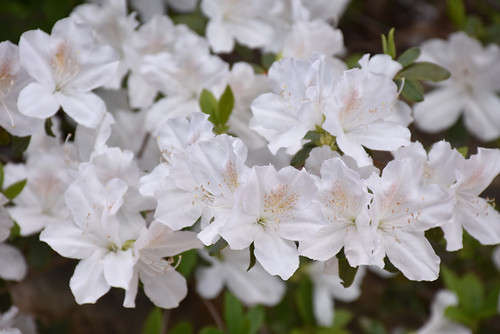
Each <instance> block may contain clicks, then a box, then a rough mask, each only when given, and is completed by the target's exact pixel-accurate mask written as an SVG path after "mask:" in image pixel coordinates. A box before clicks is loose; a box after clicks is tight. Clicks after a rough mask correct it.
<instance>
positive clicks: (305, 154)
mask: <svg viewBox="0 0 500 334" xmlns="http://www.w3.org/2000/svg"><path fill="white" fill-rule="evenodd" d="M315 147H316V144H314V143H312V142H309V143H306V144H304V146H303V147H302V148H301V149H300V150H299V151H298V152H297V153H296V154H295V155H294V156H293V158H292V160H291V161H290V165H291V166H294V167H296V168H300V167H302V166H304V164H305V163H306V160H307V158H309V153H311V151H312V149H313V148H315Z"/></svg>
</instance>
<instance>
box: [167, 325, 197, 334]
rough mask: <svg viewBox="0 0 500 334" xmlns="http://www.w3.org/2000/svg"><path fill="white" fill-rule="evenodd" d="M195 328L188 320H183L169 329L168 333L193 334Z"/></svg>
mask: <svg viewBox="0 0 500 334" xmlns="http://www.w3.org/2000/svg"><path fill="white" fill-rule="evenodd" d="M191 333H193V329H192V328H191V324H189V323H188V322H181V323H179V324H177V325H176V326H175V327H174V328H172V329H170V330H169V331H168V334H191Z"/></svg>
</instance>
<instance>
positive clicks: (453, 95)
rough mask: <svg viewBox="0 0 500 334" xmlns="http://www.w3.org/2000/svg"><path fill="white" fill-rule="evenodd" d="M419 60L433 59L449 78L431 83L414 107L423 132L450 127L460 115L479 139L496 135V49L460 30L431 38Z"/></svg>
mask: <svg viewBox="0 0 500 334" xmlns="http://www.w3.org/2000/svg"><path fill="white" fill-rule="evenodd" d="M421 49H422V57H421V59H422V60H428V61H432V62H435V63H437V64H439V65H441V66H443V67H444V68H446V69H447V70H448V71H450V73H451V77H450V78H449V79H448V80H446V81H442V82H439V83H436V84H435V86H436V87H435V89H434V90H433V91H431V92H429V93H427V94H426V95H425V100H424V101H423V102H421V103H418V104H416V105H415V106H414V109H413V111H414V117H415V122H416V124H417V125H418V126H419V127H420V128H421V129H422V130H424V131H428V132H432V133H433V132H438V131H441V130H445V129H447V128H449V127H451V126H452V125H453V124H455V122H456V121H457V120H458V118H459V117H460V115H462V114H463V115H464V124H465V127H466V128H467V129H468V130H469V131H470V132H471V133H472V134H473V135H474V136H476V137H477V138H479V139H480V140H482V141H491V140H494V139H496V138H498V137H499V136H500V113H499V112H498V110H500V98H499V97H498V96H497V93H498V92H499V91H500V81H499V80H498V77H499V76H500V63H499V61H498V60H499V59H500V48H499V47H498V45H496V44H490V45H488V46H486V47H483V46H482V45H481V43H480V42H479V41H477V40H475V39H474V38H472V37H469V36H467V35H466V34H465V33H464V32H456V33H453V34H452V35H450V37H449V39H448V41H443V40H439V39H432V40H429V41H427V42H425V43H424V44H423V45H422V47H421Z"/></svg>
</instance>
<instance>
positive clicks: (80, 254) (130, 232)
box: [40, 178, 146, 304]
mask: <svg viewBox="0 0 500 334" xmlns="http://www.w3.org/2000/svg"><path fill="white" fill-rule="evenodd" d="M126 191H127V184H126V183H125V182H124V181H123V180H121V179H118V178H114V179H111V180H110V181H108V182H107V183H106V184H101V183H100V182H99V181H98V180H97V179H95V178H87V179H83V178H80V179H77V180H76V181H74V182H73V183H72V184H71V185H70V186H69V187H68V189H67V190H66V192H65V196H64V197H65V200H66V205H67V207H68V209H69V210H70V212H71V218H69V219H67V220H65V221H60V222H54V223H52V224H51V225H49V226H47V227H46V228H45V230H43V231H42V233H41V234H40V240H42V241H44V242H46V243H47V244H49V246H50V247H51V248H52V249H54V250H55V251H56V252H58V253H59V254H60V255H62V256H64V257H67V258H73V259H79V260H81V261H80V262H79V263H78V265H77V266H76V268H75V272H74V274H73V276H72V277H71V280H70V283H69V286H70V289H71V291H72V292H73V295H74V296H75V300H76V302H77V303H78V304H84V303H95V302H96V301H97V299H99V298H100V297H101V296H102V295H104V294H105V293H106V292H108V290H109V289H110V288H111V287H118V288H122V289H125V290H127V289H128V288H129V286H130V281H131V280H132V277H133V272H134V265H135V263H136V261H137V258H136V257H135V256H134V251H133V240H137V238H138V236H139V234H140V231H141V230H142V229H143V228H144V227H145V226H146V222H145V221H144V219H143V218H142V216H141V215H140V213H134V212H130V211H126V210H121V207H122V204H123V196H124V194H125V193H126Z"/></svg>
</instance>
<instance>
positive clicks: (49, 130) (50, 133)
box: [44, 118, 56, 138]
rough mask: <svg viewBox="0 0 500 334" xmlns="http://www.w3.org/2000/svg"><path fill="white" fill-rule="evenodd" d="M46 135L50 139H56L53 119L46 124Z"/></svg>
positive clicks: (48, 119)
mask: <svg viewBox="0 0 500 334" xmlns="http://www.w3.org/2000/svg"><path fill="white" fill-rule="evenodd" d="M44 129H45V134H46V135H47V136H49V137H54V138H55V137H56V135H55V134H54V132H53V131H52V118H47V119H46V120H45V123H44Z"/></svg>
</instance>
